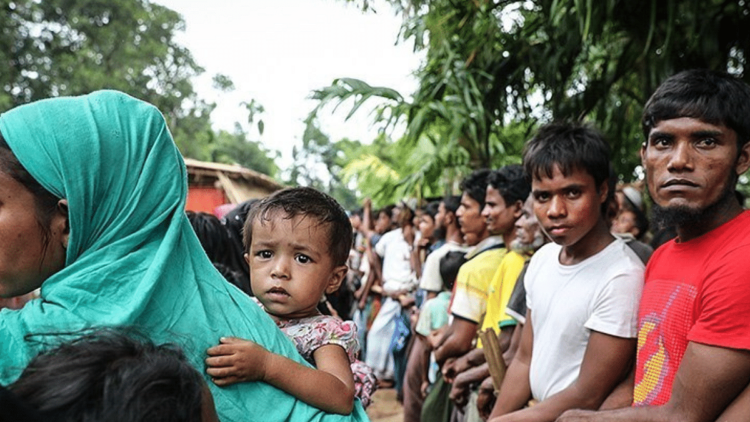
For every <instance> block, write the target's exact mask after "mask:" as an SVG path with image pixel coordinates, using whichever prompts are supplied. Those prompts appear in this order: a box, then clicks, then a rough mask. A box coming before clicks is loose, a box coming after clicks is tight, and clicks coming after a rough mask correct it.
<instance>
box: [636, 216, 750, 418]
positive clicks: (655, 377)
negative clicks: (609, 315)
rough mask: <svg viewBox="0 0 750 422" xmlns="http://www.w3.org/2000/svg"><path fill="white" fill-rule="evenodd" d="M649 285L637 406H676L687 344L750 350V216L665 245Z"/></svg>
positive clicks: (641, 318) (641, 319) (641, 326)
mask: <svg viewBox="0 0 750 422" xmlns="http://www.w3.org/2000/svg"><path fill="white" fill-rule="evenodd" d="M645 283H646V284H645V285H644V288H643V296H642V298H641V304H640V310H639V314H638V358H637V359H638V360H637V363H636V373H635V392H634V401H633V404H634V405H635V406H641V405H660V404H664V403H666V402H668V401H669V398H670V396H671V394H672V382H673V381H674V376H675V374H676V373H677V368H678V367H679V366H680V362H681V361H682V356H683V355H684V354H685V349H686V348H687V345H688V342H696V343H702V344H707V345H711V346H718V347H725V348H731V349H745V350H749V349H750V211H745V212H743V213H742V214H740V215H739V216H737V217H735V218H734V219H732V220H730V221H729V222H727V223H725V224H723V225H722V226H720V227H718V228H716V229H714V230H712V231H710V232H709V233H706V234H705V235H703V236H701V237H698V238H696V239H693V240H690V241H688V242H684V243H677V242H675V241H674V240H672V241H670V242H668V243H666V244H664V245H663V246H662V247H661V248H659V249H657V250H656V252H654V255H653V256H652V257H651V260H650V261H649V263H648V266H647V267H646V274H645Z"/></svg>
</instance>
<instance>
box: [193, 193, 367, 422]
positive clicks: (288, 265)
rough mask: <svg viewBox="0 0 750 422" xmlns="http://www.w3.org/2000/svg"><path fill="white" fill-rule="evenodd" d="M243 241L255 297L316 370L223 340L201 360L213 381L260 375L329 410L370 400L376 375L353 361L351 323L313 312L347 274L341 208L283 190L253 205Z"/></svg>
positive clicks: (347, 232)
mask: <svg viewBox="0 0 750 422" xmlns="http://www.w3.org/2000/svg"><path fill="white" fill-rule="evenodd" d="M243 240H244V244H245V251H246V253H245V259H246V260H247V263H248V265H249V266H250V282H251V285H252V290H253V292H254V293H255V297H256V298H257V300H258V301H259V302H260V304H261V306H262V307H263V309H265V311H266V312H268V314H269V315H270V316H271V318H273V320H274V321H276V324H277V325H278V326H279V328H280V329H281V330H282V331H284V333H285V334H286V335H287V336H289V337H290V338H291V339H292V340H293V341H294V343H295V345H296V346H297V350H298V351H299V352H300V354H301V355H302V356H303V357H304V358H305V359H306V360H307V361H308V362H310V363H311V364H313V365H315V368H310V367H308V366H305V365H302V364H299V363H296V362H294V361H292V360H290V359H288V358H286V357H284V356H281V355H277V354H274V353H271V352H268V351H267V350H266V349H264V348H263V347H261V346H259V345H258V344H256V343H253V342H251V341H247V340H242V339H238V338H222V339H221V344H219V345H217V346H214V347H212V348H210V349H208V355H209V358H208V359H206V365H207V366H208V369H207V373H208V374H209V375H210V376H211V377H213V380H214V382H215V383H216V385H219V386H225V385H230V384H233V383H237V382H244V381H264V382H266V383H269V384H271V385H273V386H275V387H277V388H279V389H281V390H284V391H286V392H287V393H289V394H291V395H293V396H295V397H297V398H298V399H300V400H302V401H304V402H306V403H309V404H311V405H313V406H316V407H318V408H320V409H322V410H324V411H326V412H330V413H340V414H348V413H351V411H352V406H353V403H354V397H355V395H356V396H357V397H358V398H359V399H360V400H361V401H362V404H363V405H364V406H366V405H367V404H369V400H370V396H371V394H372V393H373V391H374V388H375V378H374V376H373V374H372V371H371V370H370V369H369V368H368V367H367V366H366V365H364V364H363V363H361V362H359V361H356V360H355V356H356V354H357V352H358V350H359V345H358V343H357V333H356V326H355V325H354V323H352V322H351V321H348V322H342V321H340V320H338V319H336V318H333V317H330V316H325V315H321V314H320V312H318V310H317V305H318V302H319V301H320V299H321V297H322V296H323V294H324V293H331V292H335V291H336V290H337V289H338V288H339V285H340V284H341V282H342V281H343V280H344V278H345V276H346V273H347V266H346V260H347V258H348V256H349V248H350V246H351V244H352V227H351V223H350V222H349V218H348V217H347V215H346V212H345V211H344V209H343V208H341V206H340V205H339V204H338V203H337V202H336V201H335V200H334V199H333V198H331V197H330V196H328V195H326V194H324V193H321V192H318V191H316V190H315V189H311V188H290V189H284V190H282V191H279V192H276V193H275V194H273V195H271V196H269V197H268V198H265V199H263V200H262V201H260V202H259V203H258V204H257V205H256V206H255V207H253V209H252V210H251V211H250V213H249V214H248V218H247V221H246V222H245V228H244V239H243ZM316 368H317V369H316Z"/></svg>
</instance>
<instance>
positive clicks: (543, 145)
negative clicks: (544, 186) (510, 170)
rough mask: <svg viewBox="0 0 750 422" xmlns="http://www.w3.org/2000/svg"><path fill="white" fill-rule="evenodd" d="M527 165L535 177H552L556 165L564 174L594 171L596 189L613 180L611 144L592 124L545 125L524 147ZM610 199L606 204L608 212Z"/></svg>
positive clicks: (524, 157) (603, 210)
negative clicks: (611, 176) (611, 173)
mask: <svg viewBox="0 0 750 422" xmlns="http://www.w3.org/2000/svg"><path fill="white" fill-rule="evenodd" d="M523 167H524V169H525V170H526V174H527V175H528V176H529V177H531V178H532V179H541V178H542V177H547V178H552V173H553V170H554V168H555V167H558V168H559V169H560V172H561V173H562V174H563V175H564V176H569V175H570V174H571V173H572V172H573V171H575V170H581V171H584V172H586V173H588V174H590V175H591V177H592V178H593V179H594V184H595V185H596V190H597V192H599V190H600V189H601V187H602V183H604V182H609V181H610V147H609V144H608V143H607V141H605V140H604V137H603V136H602V134H601V133H599V131H597V130H596V129H594V128H593V127H591V126H588V125H585V124H581V123H572V122H556V123H550V124H547V125H544V126H542V127H541V128H539V131H537V133H536V135H534V137H533V138H531V140H529V141H528V142H527V143H526V146H525V147H524V149H523ZM614 194H615V193H614V189H608V194H607V197H608V198H613V197H614ZM606 209H607V201H605V202H604V203H603V204H602V207H601V210H602V215H605V213H606Z"/></svg>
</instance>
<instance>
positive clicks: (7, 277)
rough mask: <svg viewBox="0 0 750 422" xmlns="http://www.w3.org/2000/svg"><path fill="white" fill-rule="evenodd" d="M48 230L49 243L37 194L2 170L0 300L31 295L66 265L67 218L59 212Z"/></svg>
mask: <svg viewBox="0 0 750 422" xmlns="http://www.w3.org/2000/svg"><path fill="white" fill-rule="evenodd" d="M47 229H48V230H49V236H48V238H47V239H46V242H45V239H44V231H43V230H42V227H41V226H40V224H39V222H38V220H37V214H36V207H35V202H34V195H33V194H32V193H31V192H30V191H29V190H28V189H26V187H24V186H23V185H22V184H20V183H19V182H17V181H16V180H15V179H13V178H12V177H11V176H10V175H8V174H6V173H4V172H2V171H0V239H1V240H0V297H4V298H9V297H14V296H19V295H23V294H26V293H29V292H30V291H32V290H34V289H36V288H38V287H40V286H41V285H42V282H43V281H44V280H46V279H47V278H48V277H50V276H51V275H52V274H54V273H56V272H58V271H60V270H61V269H62V268H63V267H64V266H65V248H66V247H67V242H68V235H67V217H66V216H65V215H64V214H63V213H61V212H56V213H55V215H54V216H53V217H52V220H51V222H50V227H48V228H47Z"/></svg>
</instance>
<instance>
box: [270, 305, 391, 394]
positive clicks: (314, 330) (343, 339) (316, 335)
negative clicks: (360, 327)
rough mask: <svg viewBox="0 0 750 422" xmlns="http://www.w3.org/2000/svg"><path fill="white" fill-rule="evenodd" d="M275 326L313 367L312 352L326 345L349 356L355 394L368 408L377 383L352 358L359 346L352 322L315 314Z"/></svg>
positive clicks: (362, 363)
mask: <svg viewBox="0 0 750 422" xmlns="http://www.w3.org/2000/svg"><path fill="white" fill-rule="evenodd" d="M276 325H278V327H279V328H280V329H281V331H283V332H284V334H286V335H287V337H289V338H290V339H292V341H294V344H295V346H297V351H298V352H299V353H300V354H301V355H302V357H303V358H305V360H307V361H308V362H310V364H312V365H315V361H314V360H313V352H315V350H317V349H318V348H319V347H321V346H325V345H328V344H337V345H339V346H341V347H343V348H344V350H345V351H346V354H347V355H348V356H349V362H350V364H351V369H352V373H353V374H354V390H355V395H356V396H357V397H358V398H359V400H360V401H361V402H362V405H363V406H364V407H367V406H369V405H370V399H371V397H372V394H373V393H374V392H375V388H376V385H377V382H376V379H375V374H374V373H373V372H372V369H371V368H370V367H369V366H367V365H366V364H365V363H364V362H362V361H360V360H357V358H356V356H357V352H359V343H358V342H357V326H356V325H355V324H354V322H352V321H341V320H339V319H337V318H334V317H332V316H328V315H316V316H312V317H307V318H300V319H290V320H278V321H276Z"/></svg>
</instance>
